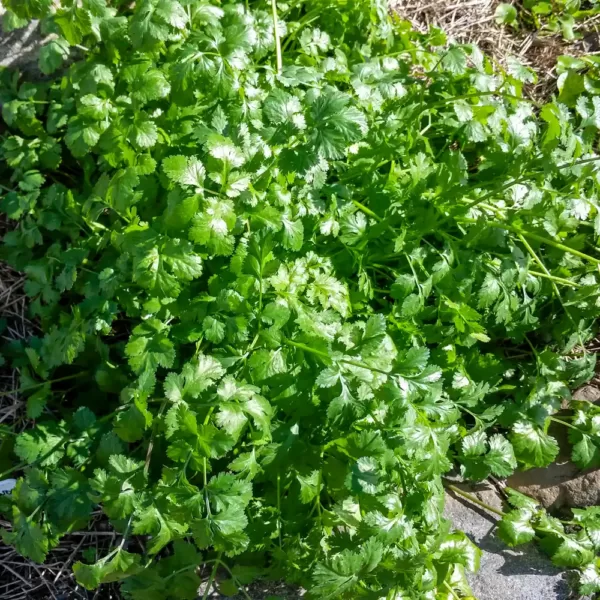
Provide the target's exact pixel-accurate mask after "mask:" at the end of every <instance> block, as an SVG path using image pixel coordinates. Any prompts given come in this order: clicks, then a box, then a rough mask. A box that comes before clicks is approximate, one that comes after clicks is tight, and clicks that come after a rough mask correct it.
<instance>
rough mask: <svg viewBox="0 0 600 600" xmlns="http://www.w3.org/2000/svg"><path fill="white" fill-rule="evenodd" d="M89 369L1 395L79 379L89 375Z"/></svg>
mask: <svg viewBox="0 0 600 600" xmlns="http://www.w3.org/2000/svg"><path fill="white" fill-rule="evenodd" d="M88 374H89V373H88V371H80V372H79V373H75V374H74V375H66V376H65V377H58V378H57V379H48V381H42V382H41V383H36V384H34V385H26V386H25V387H19V388H17V389H16V390H8V391H7V392H0V396H9V395H10V394H17V393H19V392H28V391H30V390H36V389H37V388H40V387H42V386H44V385H46V384H47V383H59V382H60V381H69V380H70V379H77V378H78V377H82V376H83V375H88Z"/></svg>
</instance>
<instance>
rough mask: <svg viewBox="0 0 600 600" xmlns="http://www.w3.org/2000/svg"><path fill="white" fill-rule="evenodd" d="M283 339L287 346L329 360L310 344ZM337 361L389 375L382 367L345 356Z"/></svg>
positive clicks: (327, 355)
mask: <svg viewBox="0 0 600 600" xmlns="http://www.w3.org/2000/svg"><path fill="white" fill-rule="evenodd" d="M283 341H284V342H285V343H286V344H288V345H289V346H294V347H295V348H298V349H299V350H304V351H305V352H310V353H311V354H314V355H315V356H320V357H321V358H325V359H327V361H328V362H331V360H332V359H331V357H330V356H329V354H327V353H325V352H321V351H320V350H315V349H314V348H311V347H310V346H307V345H306V344H302V343H301V342H294V341H292V340H288V339H287V338H283ZM337 362H340V363H344V364H346V365H351V366H353V367H358V368H359V369H367V370H368V371H373V372H375V373H381V374H382V375H390V373H389V371H384V370H383V369H378V368H377V367H371V366H370V365H367V364H365V363H362V362H359V361H356V360H348V359H345V358H340V359H339V360H338V361H337Z"/></svg>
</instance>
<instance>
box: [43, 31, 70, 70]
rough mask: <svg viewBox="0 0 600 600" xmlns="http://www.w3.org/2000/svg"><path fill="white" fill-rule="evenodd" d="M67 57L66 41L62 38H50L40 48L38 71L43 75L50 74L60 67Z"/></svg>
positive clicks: (67, 46)
mask: <svg viewBox="0 0 600 600" xmlns="http://www.w3.org/2000/svg"><path fill="white" fill-rule="evenodd" d="M68 58H69V44H68V42H67V41H66V40H63V39H62V38H57V39H55V40H51V41H49V42H48V43H47V44H45V45H44V46H42V47H41V49H40V57H39V65H40V71H41V72H42V73H44V74H45V75H50V74H52V73H54V71H56V70H57V69H60V67H62V65H63V63H64V62H65V61H66V60H67V59H68Z"/></svg>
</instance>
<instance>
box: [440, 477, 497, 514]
mask: <svg viewBox="0 0 600 600" xmlns="http://www.w3.org/2000/svg"><path fill="white" fill-rule="evenodd" d="M446 487H447V488H448V489H449V490H451V491H452V492H454V493H455V494H458V495H459V496H462V497H463V498H465V499H466V500H468V501H469V502H472V503H473V504H476V505H477V506H480V507H481V508H485V510H489V511H490V512H492V513H494V514H496V515H498V516H499V517H503V516H504V513H503V512H502V511H501V510H498V509H497V508H494V507H493V506H490V505H489V504H486V503H485V502H482V501H481V500H479V498H476V497H475V496H473V494H469V493H468V492H463V490H461V489H460V488H458V487H456V486H455V485H447V486H446Z"/></svg>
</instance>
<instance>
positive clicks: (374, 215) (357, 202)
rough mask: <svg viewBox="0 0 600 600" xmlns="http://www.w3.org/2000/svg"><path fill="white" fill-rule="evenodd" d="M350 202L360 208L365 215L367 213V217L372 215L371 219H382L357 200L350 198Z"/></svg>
mask: <svg viewBox="0 0 600 600" xmlns="http://www.w3.org/2000/svg"><path fill="white" fill-rule="evenodd" d="M352 204H354V206H356V207H357V208H358V209H360V210H362V212H364V213H365V215H369V217H373V219H375V220H376V221H377V222H378V223H381V222H382V221H383V219H382V218H381V217H380V216H379V215H378V214H377V213H374V212H373V211H372V210H371V209H370V208H367V207H366V206H365V205H364V204H362V203H361V202H359V201H358V200H352Z"/></svg>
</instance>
